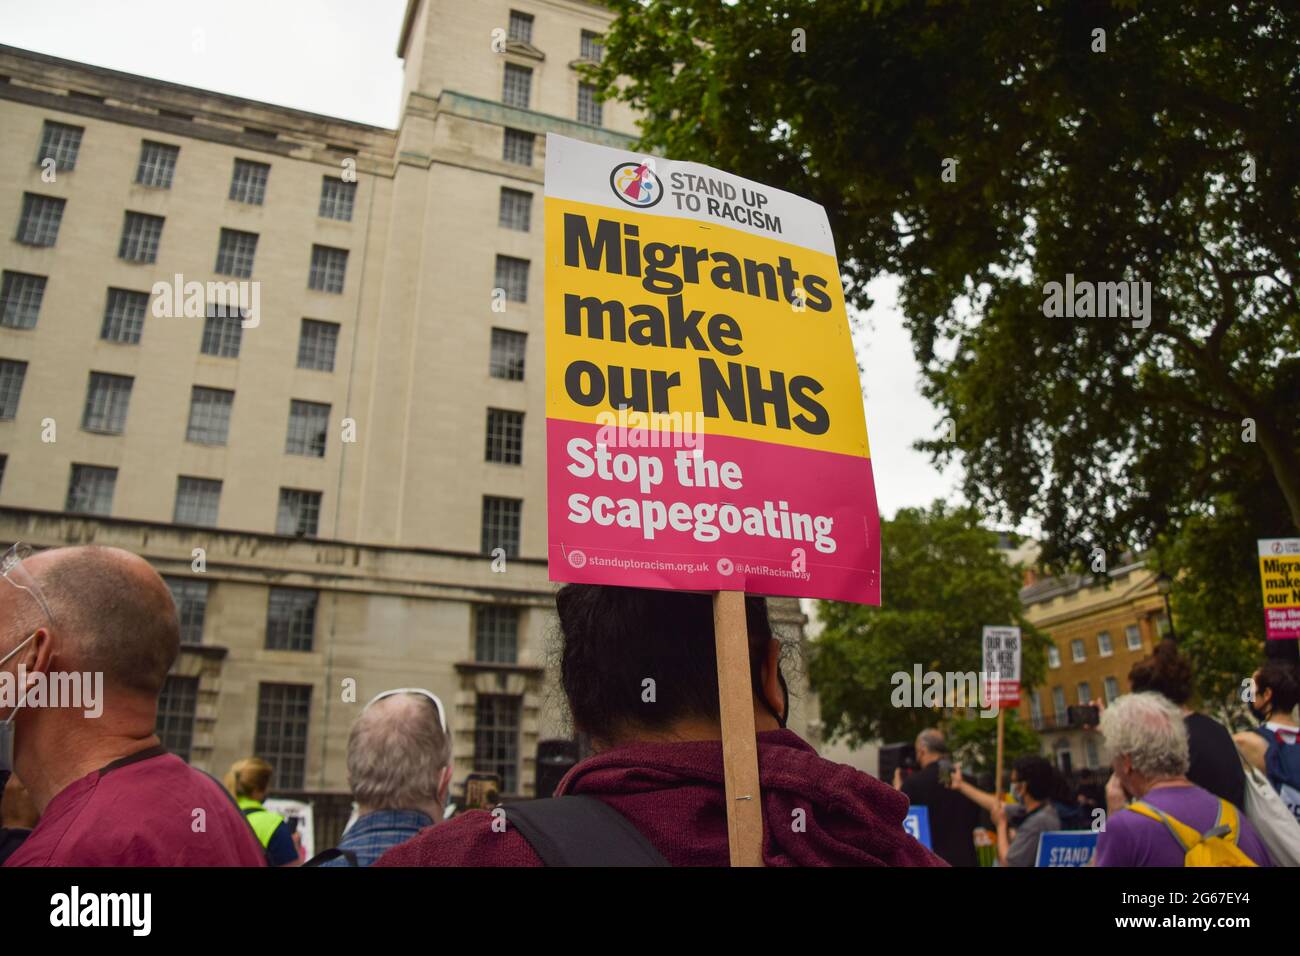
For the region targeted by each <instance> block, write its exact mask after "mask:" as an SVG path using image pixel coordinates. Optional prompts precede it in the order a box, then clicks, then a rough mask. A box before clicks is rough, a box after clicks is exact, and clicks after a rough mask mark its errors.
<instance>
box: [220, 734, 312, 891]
mask: <svg viewBox="0 0 1300 956" xmlns="http://www.w3.org/2000/svg"><path fill="white" fill-rule="evenodd" d="M274 775H275V768H274V767H272V766H271V765H270V764H269V763H267V762H266V761H265V760H263V759H262V758H261V757H245V758H244V759H243V760H237V761H235V763H234V764H233V765H232V766H231V768H230V769H229V770H228V771H226V777H225V781H224V782H225V785H226V789H227V790H229V791H230V793H231V795H232V796H233V797H234V798H235V802H236V803H237V804H238V805H239V810H240V812H241V813H243V815H244V818H245V819H246V820H248V825H249V826H251V827H252V828H253V832H254V833H255V834H257V840H258V842H259V843H261V844H262V848H263V849H264V850H265V851H266V861H267V863H269V864H270V865H271V866H297V865H298V863H299V862H300V858H299V855H298V845H297V843H296V842H295V841H294V838H293V833H292V832H291V831H290V830H289V822H288V821H287V820H285V818H284V817H282V816H280V814H278V813H274V812H272V811H270V810H268V809H266V807H264V806H262V802H263V801H264V800H265V799H266V797H267V794H269V793H270V792H271V777H272V776H274Z"/></svg>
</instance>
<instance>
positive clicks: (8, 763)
mask: <svg viewBox="0 0 1300 956" xmlns="http://www.w3.org/2000/svg"><path fill="white" fill-rule="evenodd" d="M35 636H36V635H35V634H29V635H28V636H27V637H26V638H25V639H24V640H23V641H22V643H20V644H19V645H18V646H17V647H15V648H14V649H13V650H12V651H10V652H9V653H8V654H6V655H5V656H4V657H3V658H0V665H2V664H4V663H6V662H7V661H8V660H9V658H11V657H13V656H14V655H15V654H17V653H18V652H19V651H21V650H22V649H23V648H24V647H26V646H27V645H28V644H30V643H31V641H32V638H34V637H35ZM25 703H27V690H26V688H24V689H23V692H22V697H20V698H18V703H17V704H16V705H15V706H14V709H13V712H12V713H10V715H9V716H8V717H6V718H5V720H4V723H2V724H0V776H2V777H3V778H4V779H3V780H0V788H3V787H4V785H5V783H6V782H8V780H9V774H11V773H12V772H13V769H14V717H16V716H18V708H20V707H22V706H23V704H25Z"/></svg>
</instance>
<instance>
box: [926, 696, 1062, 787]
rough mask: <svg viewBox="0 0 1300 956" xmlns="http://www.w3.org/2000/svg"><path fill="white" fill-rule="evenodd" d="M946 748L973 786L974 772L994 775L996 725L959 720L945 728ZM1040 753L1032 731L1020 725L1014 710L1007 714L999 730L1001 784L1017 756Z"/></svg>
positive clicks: (995, 763) (1040, 746) (1040, 747)
mask: <svg viewBox="0 0 1300 956" xmlns="http://www.w3.org/2000/svg"><path fill="white" fill-rule="evenodd" d="M946 729H947V735H948V748H949V749H950V750H951V751H952V753H953V756H955V757H956V758H957V759H958V760H959V761H961V765H962V772H963V774H964V775H965V776H967V777H968V778H969V779H970V781H971V782H972V783H974V782H975V774H976V773H984V772H987V773H993V772H994V769H995V768H996V766H997V760H998V722H997V721H996V720H988V719H986V718H983V717H959V718H956V719H955V720H953V721H951V722H950V723H949V724H948V726H947V728H946ZM1040 753H1042V744H1041V742H1040V741H1039V739H1038V733H1037V732H1036V731H1035V730H1034V728H1032V727H1030V726H1028V725H1027V724H1022V723H1021V722H1020V718H1019V716H1018V715H1017V714H1016V712H1015V711H1014V710H1012V711H1008V712H1007V716H1006V721H1005V726H1004V727H1003V728H1002V785H1003V786H1004V787H1005V786H1006V784H1007V781H1008V780H1010V779H1011V764H1012V763H1014V762H1015V761H1016V760H1017V759H1018V758H1020V757H1034V756H1038V755H1039V754H1040Z"/></svg>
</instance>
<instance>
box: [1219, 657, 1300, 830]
mask: <svg viewBox="0 0 1300 956" xmlns="http://www.w3.org/2000/svg"><path fill="white" fill-rule="evenodd" d="M1254 686H1255V699H1254V700H1253V701H1251V702H1250V712H1251V715H1252V716H1254V718H1255V719H1256V720H1258V721H1259V726H1258V727H1256V728H1254V729H1253V730H1247V731H1243V732H1241V733H1238V734H1236V735H1234V737H1233V741H1234V742H1235V743H1236V745H1237V748H1238V749H1239V750H1240V751H1241V755H1242V756H1243V757H1244V758H1245V759H1246V760H1248V761H1250V763H1251V765H1252V766H1254V767H1256V768H1258V769H1259V770H1260V771H1262V772H1263V773H1264V774H1266V775H1267V776H1268V782H1269V783H1271V784H1272V785H1273V789H1275V790H1276V791H1277V792H1278V795H1279V796H1280V797H1281V798H1282V802H1283V803H1285V804H1286V806H1287V809H1289V810H1290V811H1291V812H1292V813H1293V814H1294V815H1295V818H1296V820H1297V821H1300V743H1297V742H1296V738H1297V735H1298V734H1300V725H1297V723H1296V718H1295V714H1294V711H1295V708H1296V704H1298V703H1300V673H1298V672H1297V668H1296V665H1295V664H1293V663H1292V662H1290V661H1288V660H1284V659H1280V658H1270V659H1269V660H1267V661H1265V662H1264V664H1263V665H1262V666H1261V667H1260V668H1259V670H1257V671H1255V675H1254Z"/></svg>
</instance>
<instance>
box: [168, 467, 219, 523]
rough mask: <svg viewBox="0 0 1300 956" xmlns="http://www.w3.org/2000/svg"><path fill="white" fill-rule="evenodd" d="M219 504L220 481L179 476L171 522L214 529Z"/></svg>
mask: <svg viewBox="0 0 1300 956" xmlns="http://www.w3.org/2000/svg"><path fill="white" fill-rule="evenodd" d="M220 502H221V482H220V481H217V480H215V479H213V478H189V477H186V476H185V475H181V476H180V477H179V478H177V479H176V510H175V511H174V512H173V513H172V521H173V522H174V523H176V524H193V525H199V526H201V527H204V528H214V527H216V524H217V508H218V506H219V504H220Z"/></svg>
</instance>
